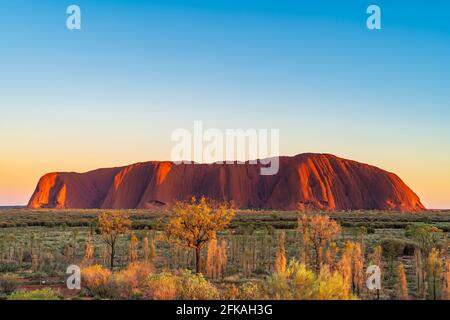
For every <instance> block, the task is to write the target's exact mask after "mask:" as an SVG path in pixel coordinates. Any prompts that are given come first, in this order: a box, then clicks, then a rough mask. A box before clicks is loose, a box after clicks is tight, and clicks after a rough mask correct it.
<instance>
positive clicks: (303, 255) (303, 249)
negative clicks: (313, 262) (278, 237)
mask: <svg viewBox="0 0 450 320" xmlns="http://www.w3.org/2000/svg"><path fill="white" fill-rule="evenodd" d="M309 229H310V228H309V219H308V216H307V215H306V214H302V215H301V216H300V217H299V218H298V232H299V233H300V239H301V244H300V261H301V262H302V263H303V264H304V265H306V266H308V264H309V253H310V249H311V238H310V233H309V232H310V230H309Z"/></svg>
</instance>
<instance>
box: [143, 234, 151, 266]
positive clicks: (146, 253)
mask: <svg viewBox="0 0 450 320" xmlns="http://www.w3.org/2000/svg"><path fill="white" fill-rule="evenodd" d="M142 257H143V258H144V261H148V260H149V258H150V248H149V245H148V237H144V238H143V239H142Z"/></svg>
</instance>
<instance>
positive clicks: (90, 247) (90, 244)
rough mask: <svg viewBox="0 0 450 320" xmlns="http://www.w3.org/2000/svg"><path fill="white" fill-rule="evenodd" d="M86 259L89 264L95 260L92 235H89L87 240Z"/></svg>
mask: <svg viewBox="0 0 450 320" xmlns="http://www.w3.org/2000/svg"><path fill="white" fill-rule="evenodd" d="M84 259H85V261H87V262H88V263H89V264H90V263H91V262H92V260H93V259H94V243H93V241H92V235H91V234H89V235H88V238H87V240H86V248H85V252H84Z"/></svg>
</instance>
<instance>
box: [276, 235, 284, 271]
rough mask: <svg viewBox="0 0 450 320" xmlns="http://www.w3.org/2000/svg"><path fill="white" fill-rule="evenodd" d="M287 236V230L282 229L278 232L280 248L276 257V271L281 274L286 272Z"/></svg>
mask: <svg viewBox="0 0 450 320" xmlns="http://www.w3.org/2000/svg"><path fill="white" fill-rule="evenodd" d="M285 238H286V234H285V232H284V231H281V232H280V233H279V234H278V249H277V256H276V258H275V271H276V273H278V274H281V275H282V274H284V273H285V272H286V250H285V247H284V242H285Z"/></svg>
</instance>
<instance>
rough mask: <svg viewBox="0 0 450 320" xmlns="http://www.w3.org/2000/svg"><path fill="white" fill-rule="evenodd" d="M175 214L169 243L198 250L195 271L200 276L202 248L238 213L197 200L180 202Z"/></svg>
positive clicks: (169, 233) (169, 231)
mask: <svg viewBox="0 0 450 320" xmlns="http://www.w3.org/2000/svg"><path fill="white" fill-rule="evenodd" d="M172 213H173V214H172V216H171V218H170V219H169V222H168V223H167V227H166V236H167V238H168V239H169V241H172V242H174V243H176V244H178V245H180V246H183V247H186V248H191V249H194V250H195V269H196V272H197V273H200V272H201V270H200V265H201V250H202V248H203V247H204V246H205V245H206V244H207V243H208V241H210V240H211V239H213V238H215V235H216V232H217V231H219V230H222V229H224V228H226V227H227V226H228V225H229V223H230V222H231V219H232V218H233V217H234V215H235V210H234V209H233V208H231V206H230V205H229V204H228V203H226V202H223V203H220V204H216V205H213V204H212V202H210V201H208V200H207V199H206V198H205V197H202V198H200V199H199V200H197V199H196V198H195V197H193V198H192V199H191V201H190V202H177V203H176V204H175V206H174V207H173V209H172Z"/></svg>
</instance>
